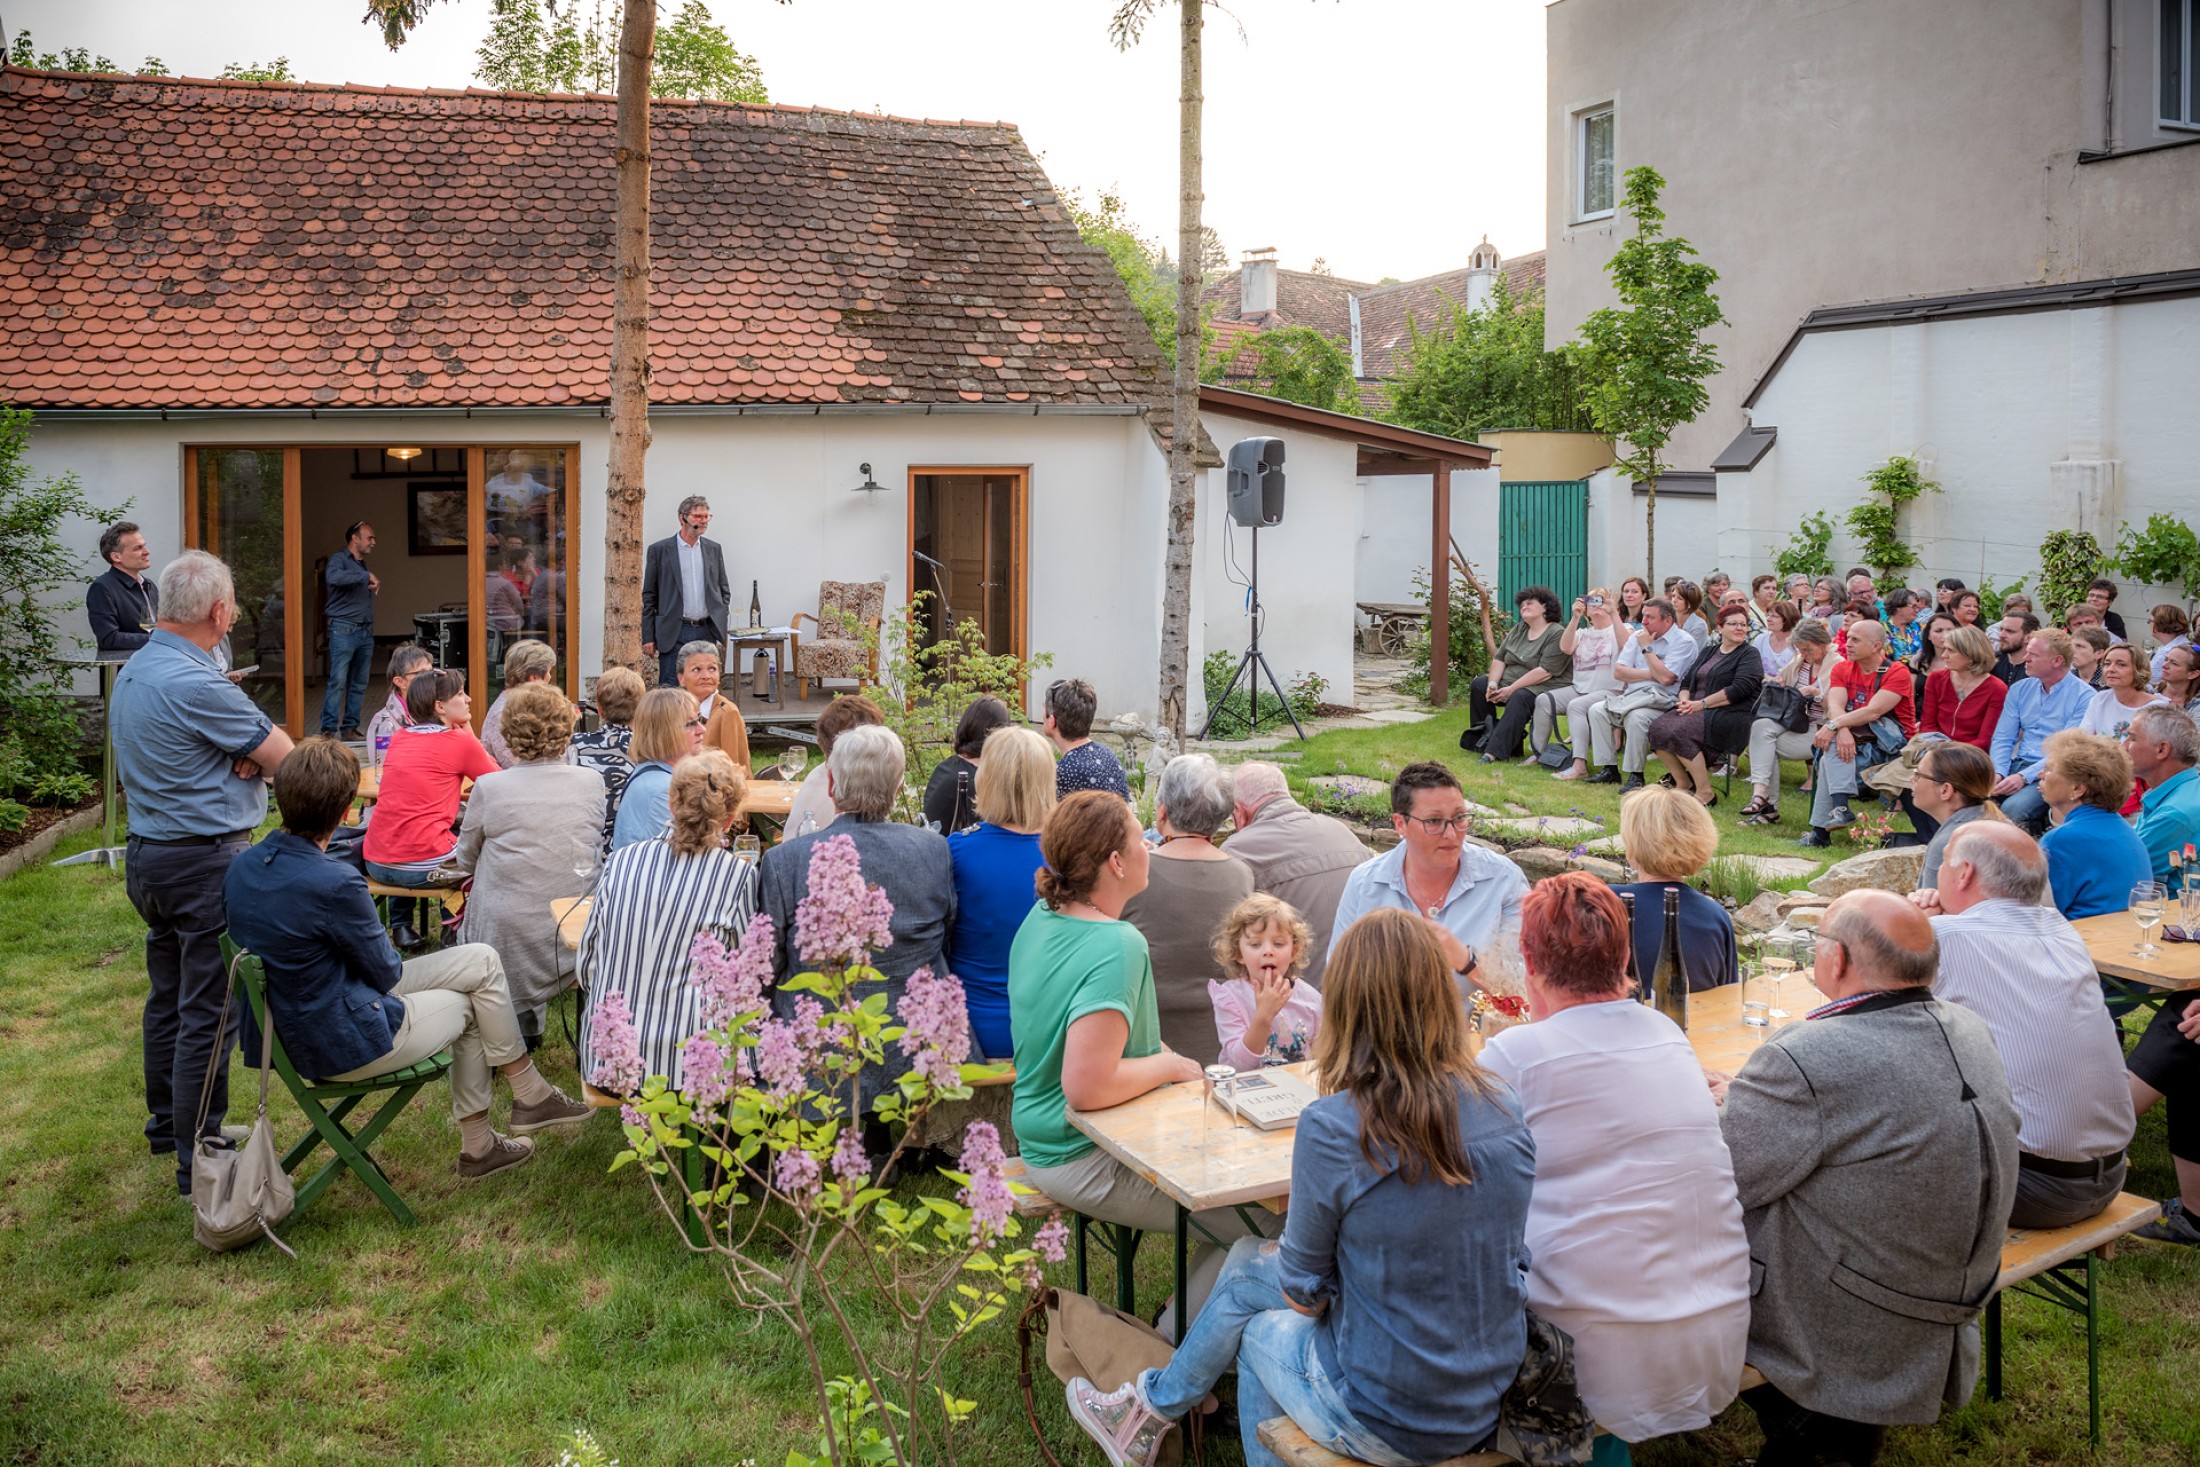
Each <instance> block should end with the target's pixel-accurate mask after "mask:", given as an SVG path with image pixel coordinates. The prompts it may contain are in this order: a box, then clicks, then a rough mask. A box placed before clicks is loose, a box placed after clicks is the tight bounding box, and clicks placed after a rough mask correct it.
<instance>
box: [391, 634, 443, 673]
mask: <svg viewBox="0 0 2200 1467" xmlns="http://www.w3.org/2000/svg"><path fill="white" fill-rule="evenodd" d="M434 665H435V658H434V657H433V656H432V655H430V654H429V652H428V649H427V648H425V647H423V646H421V645H420V644H419V643H418V642H404V643H401V644H399V645H398V646H397V647H394V648H392V649H391V651H390V674H389V675H390V676H391V677H410V676H411V675H412V674H414V673H416V672H418V671H420V669H421V668H423V667H433V666H434Z"/></svg>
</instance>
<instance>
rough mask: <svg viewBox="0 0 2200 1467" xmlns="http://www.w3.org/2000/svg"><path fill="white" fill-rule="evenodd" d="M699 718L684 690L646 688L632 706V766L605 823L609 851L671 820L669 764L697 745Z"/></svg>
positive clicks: (649, 836) (653, 833)
mask: <svg viewBox="0 0 2200 1467" xmlns="http://www.w3.org/2000/svg"><path fill="white" fill-rule="evenodd" d="M703 729H704V724H703V716H702V713H701V711H700V710H699V709H698V708H697V707H696V706H695V699H694V697H693V696H692V695H691V694H689V693H688V691H687V690H686V689H685V688H651V689H650V690H649V691H648V692H646V693H644V694H643V695H642V701H641V704H640V706H638V707H637V708H636V709H635V710H634V736H633V737H632V738H631V739H630V740H628V742H627V748H626V757H627V760H628V762H629V763H631V764H632V765H633V766H634V772H633V773H632V774H630V775H628V776H627V780H626V793H625V794H624V795H621V796H620V797H619V814H618V818H617V819H616V820H614V821H613V822H612V824H611V849H613V850H614V851H616V850H618V849H620V848H621V847H623V846H630V845H632V844H634V842H636V841H638V840H655V839H656V838H657V837H658V836H660V835H663V834H664V833H665V826H666V825H667V824H668V823H670V821H671V819H672V766H673V765H675V764H677V763H679V762H680V761H681V760H682V759H684V758H686V757H687V756H688V755H690V754H692V753H694V752H696V751H697V750H698V749H700V748H702V747H703Z"/></svg>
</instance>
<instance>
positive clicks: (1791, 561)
mask: <svg viewBox="0 0 2200 1467" xmlns="http://www.w3.org/2000/svg"><path fill="white" fill-rule="evenodd" d="M1832 544H1833V521H1832V520H1830V519H1827V518H1826V515H1825V511H1823V510H1812V511H1811V512H1810V513H1809V514H1807V515H1804V516H1803V517H1802V519H1800V520H1798V521H1796V526H1795V533H1794V534H1793V535H1790V536H1789V537H1788V543H1787V549H1785V550H1777V549H1776V550H1774V551H1773V552H1772V573H1773V574H1774V575H1776V576H1778V577H1779V578H1780V581H1781V584H1782V585H1783V587H1784V586H1785V584H1786V582H1787V578H1788V577H1789V576H1809V577H1810V578H1811V579H1812V580H1816V579H1817V578H1818V577H1820V576H1830V575H1832V574H1833V552H1832V550H1831V549H1830V548H1829V547H1830V546H1831V545H1832Z"/></svg>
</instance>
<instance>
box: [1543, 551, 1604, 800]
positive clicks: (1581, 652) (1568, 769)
mask: <svg viewBox="0 0 2200 1467" xmlns="http://www.w3.org/2000/svg"><path fill="white" fill-rule="evenodd" d="M1584 617H1587V618H1588V621H1589V624H1588V625H1587V626H1583V625H1582V624H1581V622H1582V618H1584ZM1617 619H1618V612H1617V610H1616V608H1615V607H1614V606H1613V604H1612V597H1611V593H1609V592H1608V591H1606V590H1605V589H1604V588H1603V587H1602V586H1594V587H1591V588H1590V590H1589V592H1588V594H1587V595H1585V596H1581V597H1577V598H1576V599H1575V601H1574V613H1573V615H1572V616H1570V617H1568V618H1567V619H1566V626H1565V629H1564V630H1563V631H1561V632H1560V633H1559V638H1558V650H1559V651H1561V652H1564V653H1565V654H1566V655H1567V656H1568V657H1571V658H1572V659H1573V661H1574V676H1573V681H1572V682H1569V683H1568V684H1566V695H1565V697H1564V698H1563V699H1556V698H1554V702H1556V703H1557V706H1558V709H1559V711H1560V712H1563V713H1564V714H1565V715H1566V732H1567V735H1568V736H1569V738H1570V740H1571V742H1572V744H1573V751H1574V762H1573V763H1571V764H1569V765H1567V766H1565V767H1564V768H1562V769H1560V770H1558V771H1557V775H1556V777H1557V778H1559V779H1579V778H1581V777H1582V776H1583V775H1585V774H1587V773H1588V772H1589V750H1590V744H1589V708H1590V705H1591V704H1593V703H1595V702H1596V701H1597V700H1598V699H1599V698H1603V697H1606V696H1608V695H1610V694H1612V693H1616V692H1618V691H1619V679H1618V678H1616V677H1614V676H1613V675H1612V664H1613V663H1614V662H1616V661H1618V660H1619V632H1618V630H1617V627H1616V623H1617ZM1537 697H1538V699H1540V698H1541V697H1542V694H1540V693H1539V694H1538V695H1537ZM1532 737H1533V734H1532V731H1531V740H1532Z"/></svg>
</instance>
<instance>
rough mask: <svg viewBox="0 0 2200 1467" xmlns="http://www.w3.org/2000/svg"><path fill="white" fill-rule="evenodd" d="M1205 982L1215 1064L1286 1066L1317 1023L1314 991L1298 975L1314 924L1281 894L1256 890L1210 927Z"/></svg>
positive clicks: (1318, 999) (1305, 1048)
mask: <svg viewBox="0 0 2200 1467" xmlns="http://www.w3.org/2000/svg"><path fill="white" fill-rule="evenodd" d="M1214 954H1215V966H1216V967H1218V968H1220V969H1222V971H1223V972H1225V973H1227V974H1229V977H1227V978H1225V979H1223V980H1221V981H1220V982H1217V981H1216V980H1214V979H1209V980H1208V981H1207V997H1208V999H1209V1001H1210V1002H1212V1003H1213V1004H1214V1007H1215V1037H1216V1038H1217V1039H1219V1040H1220V1041H1222V1056H1221V1062H1222V1063H1223V1064H1226V1065H1228V1066H1229V1067H1230V1068H1231V1069H1233V1070H1257V1069H1261V1068H1263V1067H1264V1066H1267V1065H1293V1064H1297V1063H1298V1062H1299V1061H1300V1060H1303V1059H1305V1058H1306V1057H1307V1056H1308V1055H1309V1054H1311V1053H1312V1052H1313V1048H1314V1036H1315V1035H1317V1034H1319V1033H1320V1032H1321V1027H1322V995H1321V990H1320V989H1318V988H1316V987H1314V985H1313V984H1311V983H1309V982H1307V981H1306V979H1305V978H1303V977H1301V976H1300V975H1301V974H1303V973H1304V972H1305V971H1306V965H1307V964H1308V963H1310V962H1312V961H1313V959H1314V929H1313V928H1312V927H1310V926H1308V925H1307V921H1306V919H1305V918H1304V917H1301V916H1300V915H1299V914H1298V912H1297V910H1296V909H1295V908H1293V907H1292V905H1291V904H1290V903H1289V902H1287V901H1284V900H1283V899H1282V898H1281V897H1274V896H1270V895H1269V894H1268V893H1267V892H1264V891H1256V892H1254V893H1253V894H1252V895H1251V896H1249V897H1247V898H1246V899H1245V900H1244V901H1242V902H1239V903H1238V904H1237V905H1236V906H1234V907H1232V908H1231V909H1230V915H1229V916H1227V917H1225V918H1223V919H1222V925H1221V926H1220V927H1219V928H1217V929H1215V941H1214Z"/></svg>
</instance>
